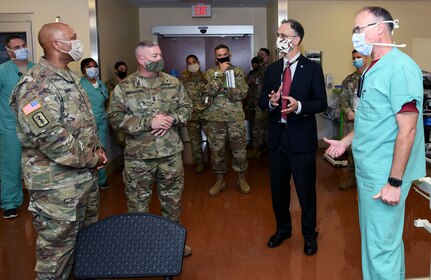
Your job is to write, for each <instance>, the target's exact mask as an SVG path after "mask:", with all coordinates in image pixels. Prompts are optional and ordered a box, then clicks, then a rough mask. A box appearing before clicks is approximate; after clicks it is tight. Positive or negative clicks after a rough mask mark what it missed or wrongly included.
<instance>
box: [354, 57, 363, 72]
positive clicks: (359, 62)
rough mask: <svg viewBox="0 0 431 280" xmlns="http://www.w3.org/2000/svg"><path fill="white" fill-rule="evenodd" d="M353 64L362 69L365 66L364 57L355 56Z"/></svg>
mask: <svg viewBox="0 0 431 280" xmlns="http://www.w3.org/2000/svg"><path fill="white" fill-rule="evenodd" d="M353 66H355V68H356V69H361V68H362V66H364V59H363V58H362V57H359V58H355V59H354V60H353Z"/></svg>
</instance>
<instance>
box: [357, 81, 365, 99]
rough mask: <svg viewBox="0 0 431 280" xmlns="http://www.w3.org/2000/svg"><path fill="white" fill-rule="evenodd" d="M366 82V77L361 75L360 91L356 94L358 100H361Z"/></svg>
mask: <svg viewBox="0 0 431 280" xmlns="http://www.w3.org/2000/svg"><path fill="white" fill-rule="evenodd" d="M364 80H365V77H364V75H361V77H359V83H358V91H357V92H356V96H358V98H361V95H362V88H363V86H364Z"/></svg>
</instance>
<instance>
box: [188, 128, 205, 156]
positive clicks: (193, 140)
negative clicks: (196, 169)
mask: <svg viewBox="0 0 431 280" xmlns="http://www.w3.org/2000/svg"><path fill="white" fill-rule="evenodd" d="M203 122H204V120H189V121H188V122H187V132H188V135H189V138H190V144H191V146H192V155H193V160H194V162H195V163H200V162H202V161H203V159H202V149H201V144H202V132H201V131H202V128H203Z"/></svg>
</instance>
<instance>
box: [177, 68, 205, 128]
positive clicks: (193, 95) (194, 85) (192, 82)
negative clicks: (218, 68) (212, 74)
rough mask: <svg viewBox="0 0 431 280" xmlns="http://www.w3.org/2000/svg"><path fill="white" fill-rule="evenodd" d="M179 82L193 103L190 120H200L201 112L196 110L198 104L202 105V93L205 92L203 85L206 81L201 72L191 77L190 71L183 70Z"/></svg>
mask: <svg viewBox="0 0 431 280" xmlns="http://www.w3.org/2000/svg"><path fill="white" fill-rule="evenodd" d="M181 82H182V83H183V85H184V87H185V88H186V91H187V94H188V96H189V97H190V99H191V100H192V102H193V113H192V117H191V119H190V120H199V119H202V111H201V110H199V109H198V106H197V105H198V103H202V101H203V100H202V99H203V98H204V97H203V92H204V91H205V85H206V83H207V80H206V79H205V76H204V74H203V73H202V72H198V74H197V75H193V74H192V73H190V71H188V70H185V71H184V72H183V74H182V76H181Z"/></svg>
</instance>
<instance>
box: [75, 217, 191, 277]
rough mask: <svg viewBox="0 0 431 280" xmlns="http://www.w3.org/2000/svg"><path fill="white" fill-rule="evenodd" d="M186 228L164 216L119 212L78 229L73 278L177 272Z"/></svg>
mask: <svg viewBox="0 0 431 280" xmlns="http://www.w3.org/2000/svg"><path fill="white" fill-rule="evenodd" d="M186 233H187V231H186V229H185V228H184V227H183V226H181V225H179V224H178V223H175V222H173V221H171V220H169V219H167V218H164V217H160V216H156V215H152V214H147V213H128V214H120V215H115V216H111V217H108V218H105V219H103V220H100V221H98V222H96V223H94V224H92V225H90V226H88V227H86V228H84V229H83V230H82V231H80V232H79V234H78V238H77V245H76V255H75V278H77V279H95V278H129V277H130V278H135V277H159V276H160V277H164V279H165V280H167V279H172V277H173V276H177V275H179V274H180V273H181V269H182V264H183V253H184V245H185V241H186Z"/></svg>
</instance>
